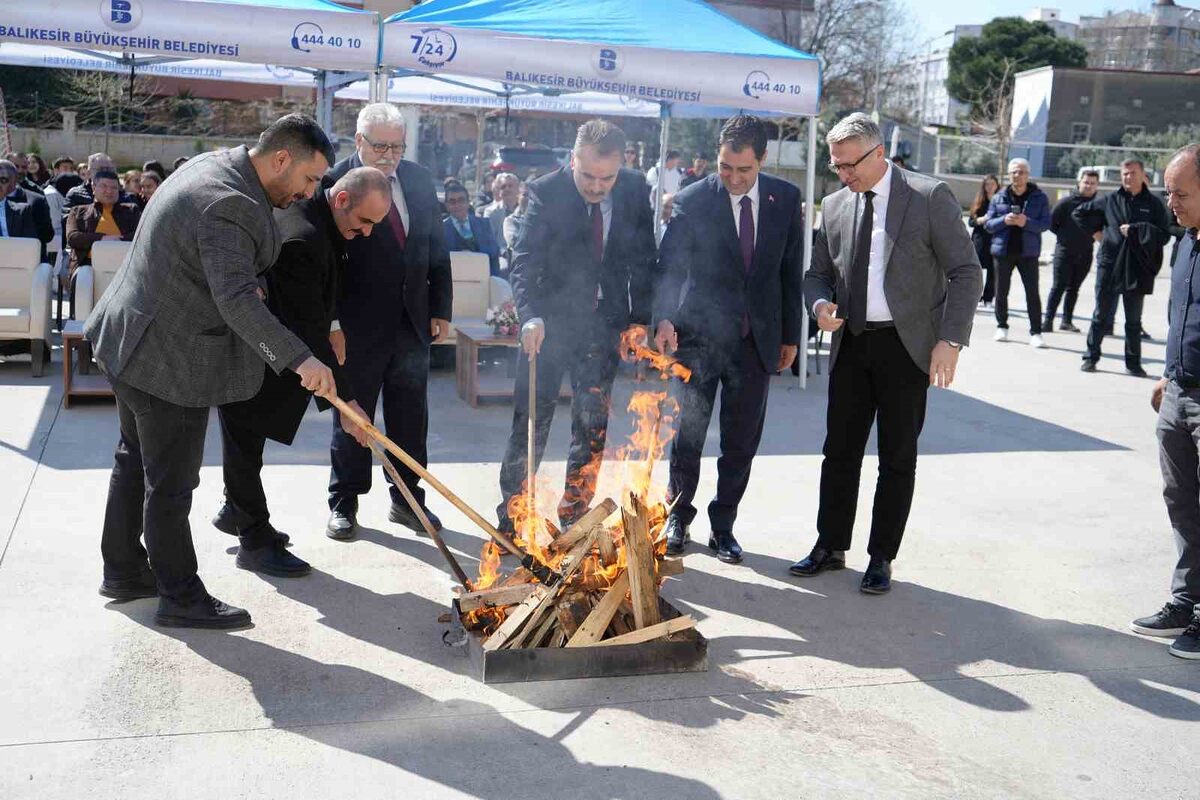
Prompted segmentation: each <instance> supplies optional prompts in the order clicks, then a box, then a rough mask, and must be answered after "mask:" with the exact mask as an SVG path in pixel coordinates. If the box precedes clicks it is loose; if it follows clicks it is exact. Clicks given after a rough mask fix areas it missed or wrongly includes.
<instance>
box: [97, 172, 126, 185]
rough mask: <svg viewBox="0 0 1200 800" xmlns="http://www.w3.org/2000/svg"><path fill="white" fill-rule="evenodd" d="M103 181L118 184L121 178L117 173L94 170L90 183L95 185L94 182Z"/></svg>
mask: <svg viewBox="0 0 1200 800" xmlns="http://www.w3.org/2000/svg"><path fill="white" fill-rule="evenodd" d="M104 180H109V181H116V182H117V183H120V182H121V176H119V175H118V174H117V173H115V172H113V171H112V170H111V169H99V170H96V174H95V175H93V176H92V183H95V182H96V181H104Z"/></svg>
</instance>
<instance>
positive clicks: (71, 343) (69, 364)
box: [62, 319, 114, 408]
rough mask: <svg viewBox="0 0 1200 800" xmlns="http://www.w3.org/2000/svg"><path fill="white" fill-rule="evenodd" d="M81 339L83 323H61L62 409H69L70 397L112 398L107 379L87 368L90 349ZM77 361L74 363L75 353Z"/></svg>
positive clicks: (84, 340)
mask: <svg viewBox="0 0 1200 800" xmlns="http://www.w3.org/2000/svg"><path fill="white" fill-rule="evenodd" d="M87 344H88V343H87V340H86V339H84V338H83V323H82V322H80V321H79V320H75V319H72V320H68V321H66V322H64V323H63V328H62V348H63V408H70V407H71V398H72V397H113V396H114V395H113V390H112V385H111V384H109V382H108V378H105V377H104V376H103V375H101V374H100V373H99V372H93V371H92V370H90V369H89V368H88V366H89V363H90V361H91V348H90V347H88V346H87ZM77 352H78V355H79V359H78V363H76V358H75V356H76V353H77Z"/></svg>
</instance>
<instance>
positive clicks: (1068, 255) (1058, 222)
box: [1042, 169, 1100, 333]
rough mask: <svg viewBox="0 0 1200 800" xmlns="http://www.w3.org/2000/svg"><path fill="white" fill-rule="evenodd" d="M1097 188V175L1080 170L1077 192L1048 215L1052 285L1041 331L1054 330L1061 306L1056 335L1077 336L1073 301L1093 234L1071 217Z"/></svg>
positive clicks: (1084, 274) (1089, 258)
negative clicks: (1061, 312)
mask: <svg viewBox="0 0 1200 800" xmlns="http://www.w3.org/2000/svg"><path fill="white" fill-rule="evenodd" d="M1099 186H1100V173H1099V172H1097V171H1096V170H1094V169H1089V170H1084V171H1083V173H1082V174H1081V175H1080V176H1079V190H1078V191H1075V192H1071V194H1069V195H1067V196H1066V197H1064V198H1063V199H1062V200H1059V201H1058V203H1056V204H1055V206H1054V210H1053V211H1051V212H1050V232H1051V233H1053V234H1054V236H1055V238H1056V240H1057V241H1056V243H1055V245H1054V284H1053V286H1051V287H1050V294H1049V295H1048V296H1047V297H1046V319H1045V320H1044V321H1043V322H1042V330H1044V331H1052V330H1054V313H1055V312H1056V311H1058V303H1059V301H1060V300H1061V301H1062V304H1063V314H1062V324H1061V325H1060V326H1059V328H1058V329H1059V330H1060V331H1071V332H1073V333H1078V332H1079V328H1076V327H1075V324H1074V320H1075V301H1076V300H1078V299H1079V287H1080V286H1082V285H1083V280H1084V278H1086V277H1087V274H1088V273H1089V272H1091V270H1092V249H1093V247H1092V245H1093V242H1094V241H1095V239H1094V237H1095V233H1093V232H1092V231H1089V230H1086V229H1084V228H1083V227H1082V226H1080V224H1079V222H1078V221H1076V219H1075V218H1074V217H1073V216H1071V214H1072V212H1074V211H1075V209H1077V208H1079V206H1081V205H1083V204H1084V203H1086V202H1088V201H1090V200H1091V199H1092V198H1094V197H1095V196H1096V189H1097V188H1099Z"/></svg>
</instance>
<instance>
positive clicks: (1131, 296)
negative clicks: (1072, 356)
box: [1084, 269, 1146, 369]
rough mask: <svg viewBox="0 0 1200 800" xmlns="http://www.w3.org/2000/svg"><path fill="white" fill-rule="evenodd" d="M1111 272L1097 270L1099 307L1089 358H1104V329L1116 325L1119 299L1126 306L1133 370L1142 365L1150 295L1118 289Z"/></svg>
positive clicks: (1127, 360) (1127, 349)
mask: <svg viewBox="0 0 1200 800" xmlns="http://www.w3.org/2000/svg"><path fill="white" fill-rule="evenodd" d="M1108 275H1109V271H1108V270H1102V269H1097V270H1096V310H1095V312H1093V314H1092V324H1091V327H1089V328H1088V338H1087V354H1086V355H1085V356H1084V358H1086V359H1088V360H1089V361H1099V360H1100V345H1101V344H1102V343H1103V342H1104V332H1105V331H1107V330H1108V329H1109V328H1111V327H1112V324H1113V318H1114V317H1116V315H1117V301H1118V300H1120V301H1121V303H1122V305H1123V306H1124V307H1125V366H1126V367H1127V368H1129V369H1134V368H1140V367H1141V366H1142V305H1143V304H1144V303H1145V300H1146V296H1145V295H1144V294H1142V293H1141V292H1138V291H1133V292H1117V291H1113V289H1112V288H1110V287H1109V280H1108Z"/></svg>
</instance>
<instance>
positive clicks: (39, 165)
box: [29, 153, 54, 186]
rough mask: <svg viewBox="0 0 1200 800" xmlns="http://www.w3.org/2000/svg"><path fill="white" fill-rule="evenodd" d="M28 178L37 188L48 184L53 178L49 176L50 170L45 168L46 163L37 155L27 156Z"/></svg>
mask: <svg viewBox="0 0 1200 800" xmlns="http://www.w3.org/2000/svg"><path fill="white" fill-rule="evenodd" d="M29 177H30V178H32V179H33V182H34V183H36V184H37V185H38V186H45V185H46V184H47V183H49V182H50V178H52V177H54V176H52V175H51V174H50V170H49V169H47V168H46V162H45V161H42V157H41V156H39V155H38V154H37V153H30V154H29Z"/></svg>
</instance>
